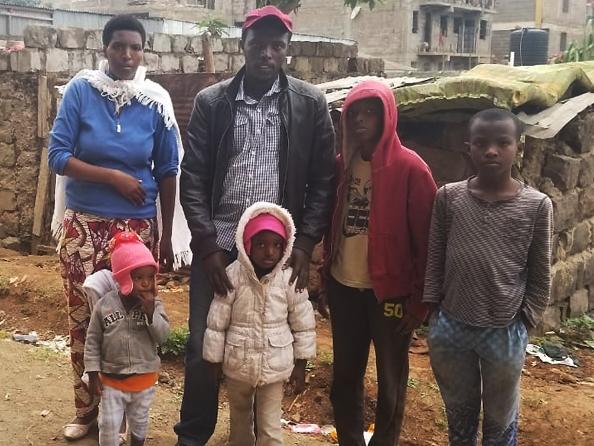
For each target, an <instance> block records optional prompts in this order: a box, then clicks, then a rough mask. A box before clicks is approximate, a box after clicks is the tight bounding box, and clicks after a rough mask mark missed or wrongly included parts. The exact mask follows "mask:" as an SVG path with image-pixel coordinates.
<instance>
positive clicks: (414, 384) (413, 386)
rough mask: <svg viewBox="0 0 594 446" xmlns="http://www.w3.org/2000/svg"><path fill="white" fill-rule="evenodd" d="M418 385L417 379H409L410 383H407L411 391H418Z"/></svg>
mask: <svg viewBox="0 0 594 446" xmlns="http://www.w3.org/2000/svg"><path fill="white" fill-rule="evenodd" d="M418 385H419V382H418V381H417V380H416V379H415V378H408V381H407V382H406V386H407V387H408V388H409V389H416V388H417V386H418Z"/></svg>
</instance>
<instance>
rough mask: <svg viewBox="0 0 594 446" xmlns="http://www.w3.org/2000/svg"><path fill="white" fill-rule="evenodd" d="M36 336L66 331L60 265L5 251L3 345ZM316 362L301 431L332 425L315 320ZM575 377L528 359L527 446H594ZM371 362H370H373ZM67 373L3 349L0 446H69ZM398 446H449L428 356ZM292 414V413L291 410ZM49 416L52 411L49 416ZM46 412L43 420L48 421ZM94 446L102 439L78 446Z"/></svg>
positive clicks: (173, 308) (157, 433) (221, 437)
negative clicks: (64, 429) (17, 334)
mask: <svg viewBox="0 0 594 446" xmlns="http://www.w3.org/2000/svg"><path fill="white" fill-rule="evenodd" d="M160 294H161V297H162V299H163V301H164V302H165V305H166V307H167V311H168V313H169V315H170V318H171V320H172V324H173V325H174V326H178V327H179V326H184V325H185V324H186V321H187V288H186V287H185V286H184V285H179V284H177V285H176V284H173V285H171V284H170V285H168V286H165V287H162V289H160ZM15 329H19V330H22V331H29V330H37V332H38V333H39V334H40V336H41V337H42V338H44V339H47V338H52V337H54V336H55V335H64V334H66V332H67V323H66V308H65V302H64V299H63V297H62V291H61V279H60V277H59V274H58V269H57V267H56V258H55V257H36V256H19V255H17V254H15V253H13V252H10V251H6V250H0V337H1V335H2V334H4V336H7V335H8V334H9V333H11V332H12V331H13V330H15ZM317 331H318V358H317V360H316V361H315V362H314V363H313V364H312V369H311V370H310V373H309V375H310V381H309V385H308V389H307V393H306V394H304V395H303V396H302V397H300V399H299V400H298V401H296V402H294V401H293V398H292V397H291V398H287V399H285V401H284V404H283V408H284V410H285V414H284V417H285V418H287V419H291V420H293V421H296V422H307V423H317V424H319V425H325V424H332V423H333V419H332V410H331V405H330V401H329V398H328V396H329V386H330V383H331V378H332V376H331V364H332V354H331V351H332V340H331V337H330V330H329V324H328V322H327V321H323V320H319V321H318V329H317ZM573 354H574V355H575V357H576V358H577V359H579V361H580V367H579V368H575V369H572V368H567V367H562V366H557V367H555V366H550V365H544V364H542V363H540V362H539V361H538V360H536V359H534V358H528V359H527V361H526V365H525V368H524V376H523V380H522V408H521V417H520V445H521V446H549V445H550V446H559V445H572V446H589V445H592V444H594V441H593V440H592V438H593V437H594V353H593V352H592V351H591V350H579V351H575V352H573ZM372 359H373V358H372ZM163 369H164V370H165V371H166V372H167V373H168V374H169V376H170V378H171V382H170V383H169V384H167V385H160V386H159V392H158V396H157V399H156V402H155V404H154V406H153V411H152V417H151V418H152V425H151V431H150V435H151V437H150V439H149V441H148V442H147V445H148V446H157V445H158V446H173V445H174V444H175V438H174V435H173V431H172V426H173V425H174V423H175V422H176V421H177V418H178V411H179V406H180V394H181V391H180V389H181V385H182V382H183V366H182V364H181V361H179V360H177V361H165V362H164V364H163ZM70 373H71V371H70V365H69V363H68V361H67V358H65V357H64V356H63V355H60V354H56V353H52V352H50V351H47V350H44V349H42V348H40V347H29V346H24V345H22V344H17V343H15V342H14V341H11V340H7V339H4V340H0V446H21V445H22V446H46V445H64V444H66V443H65V442H64V440H63V439H62V436H61V426H62V425H63V424H65V423H67V422H68V421H69V419H70V417H71V416H72V390H71V375H70ZM408 387H409V389H408V401H407V408H406V417H405V422H404V428H403V434H402V440H401V442H400V444H401V445H405V446H436V445H437V446H441V445H446V444H447V425H446V420H445V416H444V411H443V404H442V402H441V398H440V395H439V392H438V389H437V386H436V384H435V380H434V378H433V374H432V372H431V369H430V366H429V360H428V357H427V356H426V355H411V374H410V379H409V385H408ZM366 389H367V398H366V401H365V407H366V422H368V423H371V422H372V421H373V414H374V410H375V396H376V395H375V393H376V392H375V368H374V366H373V363H372V362H371V361H370V365H369V368H368V374H367V377H366ZM221 399H222V401H223V402H222V404H221V406H222V407H221V412H220V414H221V416H220V419H219V423H218V425H217V432H216V434H215V436H214V437H213V439H212V441H211V442H210V443H209V445H217V446H218V445H220V446H222V445H224V444H226V437H227V431H228V426H229V420H228V408H227V406H226V403H225V402H224V401H225V394H224V391H223V393H222V397H221ZM289 408H290V410H289ZM44 411H49V413H45V412H44ZM42 413H44V414H45V415H46V416H42V415H41V414H42ZM285 442H286V444H288V445H323V444H328V443H327V442H325V441H324V439H323V438H321V437H312V436H304V435H293V434H290V433H288V432H287V433H286V434H285ZM73 444H76V445H80V446H96V445H97V441H96V439H89V440H85V441H82V442H78V443H73Z"/></svg>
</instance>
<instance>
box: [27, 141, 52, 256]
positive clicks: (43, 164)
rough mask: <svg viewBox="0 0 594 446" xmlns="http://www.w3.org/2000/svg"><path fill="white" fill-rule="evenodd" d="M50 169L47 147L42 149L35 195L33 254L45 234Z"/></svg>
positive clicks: (35, 252)
mask: <svg viewBox="0 0 594 446" xmlns="http://www.w3.org/2000/svg"><path fill="white" fill-rule="evenodd" d="M49 178H50V171H49V166H48V164H47V147H44V148H43V149H42V151H41V161H40V163H39V177H38V179H37V195H36V196H35V208H34V210H33V230H32V231H31V233H32V237H31V254H37V249H38V247H39V243H40V242H41V240H42V235H43V222H44V216H45V204H46V202H47V194H48V189H49Z"/></svg>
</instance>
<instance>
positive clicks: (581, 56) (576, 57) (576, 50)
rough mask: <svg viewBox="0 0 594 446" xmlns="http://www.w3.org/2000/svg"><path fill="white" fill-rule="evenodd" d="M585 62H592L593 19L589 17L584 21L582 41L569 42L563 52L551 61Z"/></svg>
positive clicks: (593, 41)
mask: <svg viewBox="0 0 594 446" xmlns="http://www.w3.org/2000/svg"><path fill="white" fill-rule="evenodd" d="M585 60H594V17H589V18H588V19H587V20H586V26H585V27H584V35H583V38H582V40H581V41H575V40H574V41H573V42H571V43H570V44H569V46H568V47H567V49H566V50H565V51H563V52H562V53H561V54H559V55H557V57H555V59H553V62H555V63H562V62H582V61H585Z"/></svg>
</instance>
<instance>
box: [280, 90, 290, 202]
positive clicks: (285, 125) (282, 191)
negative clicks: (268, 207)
mask: <svg viewBox="0 0 594 446" xmlns="http://www.w3.org/2000/svg"><path fill="white" fill-rule="evenodd" d="M288 100H289V99H288V95H286V96H285V101H288ZM279 101H280V98H279ZM279 106H280V103H279ZM283 107H284V104H283ZM288 109H289V106H288V104H287V110H288ZM287 121H288V120H287V118H286V116H285V113H284V110H281V122H282V124H283V129H284V131H285V135H286V137H287V148H286V149H285V165H284V168H285V169H284V170H285V171H284V173H283V184H282V185H281V188H280V191H279V195H280V196H279V201H280V202H281V204H283V205H284V204H285V188H286V187H287V176H288V174H289V153H290V147H291V137H290V136H289V125H288V123H287Z"/></svg>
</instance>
